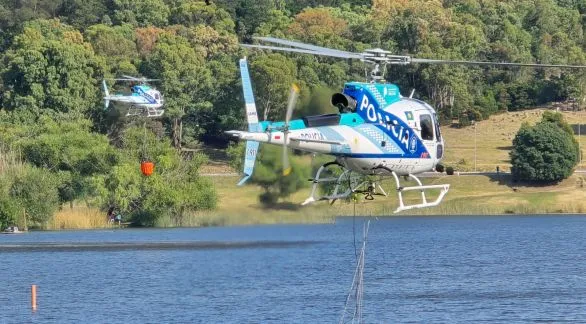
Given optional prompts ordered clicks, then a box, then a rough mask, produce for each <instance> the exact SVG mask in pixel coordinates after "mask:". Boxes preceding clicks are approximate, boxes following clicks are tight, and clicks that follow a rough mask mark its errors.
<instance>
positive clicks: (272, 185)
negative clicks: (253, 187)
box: [228, 143, 311, 207]
mask: <svg viewBox="0 0 586 324" xmlns="http://www.w3.org/2000/svg"><path fill="white" fill-rule="evenodd" d="M281 149H282V148H281V147H277V146H274V145H263V146H261V149H260V151H259V155H258V158H257V159H258V160H257V163H256V166H255V169H254V173H253V174H252V178H251V179H250V183H251V184H257V185H259V186H261V187H262V188H263V189H264V192H263V193H261V194H260V195H259V200H260V202H261V203H262V204H263V205H265V206H267V207H271V205H274V204H275V203H277V201H278V200H279V198H286V197H288V196H289V195H291V194H292V193H294V192H296V191H298V190H299V189H301V188H303V187H305V186H306V185H307V180H306V179H307V178H308V177H309V173H310V172H311V170H310V167H309V166H307V165H304V164H303V163H302V162H301V161H298V160H297V158H296V157H295V156H292V155H291V156H290V162H291V168H292V171H291V173H290V174H289V175H287V176H284V175H283V164H282V161H281ZM228 154H229V156H230V158H231V161H232V162H231V165H232V166H233V167H234V168H236V169H240V168H241V167H242V161H243V160H244V143H241V144H239V145H235V146H232V147H231V148H230V149H229V151H228Z"/></svg>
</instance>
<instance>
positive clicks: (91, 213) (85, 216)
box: [47, 206, 111, 230]
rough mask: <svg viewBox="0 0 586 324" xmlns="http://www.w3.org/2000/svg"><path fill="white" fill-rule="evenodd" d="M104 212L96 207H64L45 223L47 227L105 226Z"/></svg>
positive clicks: (88, 227)
mask: <svg viewBox="0 0 586 324" xmlns="http://www.w3.org/2000/svg"><path fill="white" fill-rule="evenodd" d="M107 227H111V225H109V224H108V220H107V218H106V214H105V213H104V212H102V211H101V210H99V209H97V208H91V207H86V206H74V207H73V208H69V207H64V208H63V209H62V210H60V211H58V212H57V213H55V215H53V217H52V219H51V220H50V221H49V222H48V224H47V229H49V230H58V229H90V228H107Z"/></svg>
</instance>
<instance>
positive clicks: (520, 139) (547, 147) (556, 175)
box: [510, 112, 579, 183]
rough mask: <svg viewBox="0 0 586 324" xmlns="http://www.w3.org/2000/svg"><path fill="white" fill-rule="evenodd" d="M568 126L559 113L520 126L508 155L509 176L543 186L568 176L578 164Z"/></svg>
mask: <svg viewBox="0 0 586 324" xmlns="http://www.w3.org/2000/svg"><path fill="white" fill-rule="evenodd" d="M566 126H567V127H566ZM568 127H569V126H568V125H567V124H566V123H565V121H563V118H562V116H561V114H559V113H550V112H548V113H547V114H544V116H543V118H542V120H541V121H540V122H539V123H537V124H536V125H535V126H530V125H528V124H523V126H521V129H519V132H518V133H517V135H516V136H515V139H514V140H513V150H512V151H511V153H510V156H511V164H512V168H511V171H512V174H513V177H514V178H516V179H518V180H527V181H536V182H545V183H547V182H557V181H561V180H563V179H566V178H567V177H569V176H570V175H571V174H572V172H573V169H574V167H575V166H576V164H577V163H578V154H579V148H578V143H577V142H576V140H575V139H574V137H573V133H572V132H571V128H568Z"/></svg>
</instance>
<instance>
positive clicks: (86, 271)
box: [0, 215, 586, 323]
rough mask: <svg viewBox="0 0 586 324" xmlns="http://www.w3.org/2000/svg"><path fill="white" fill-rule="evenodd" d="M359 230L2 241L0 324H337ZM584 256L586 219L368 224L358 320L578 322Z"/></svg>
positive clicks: (292, 228) (342, 226) (338, 227)
mask: <svg viewBox="0 0 586 324" xmlns="http://www.w3.org/2000/svg"><path fill="white" fill-rule="evenodd" d="M354 221H355V222H354ZM362 225H363V219H362V218H356V219H355V220H354V219H353V218H338V219H337V220H336V223H335V224H322V225H267V226H247V227H223V228H182V229H127V230H95V231H58V232H31V233H26V234H22V235H0V258H1V259H0V260H1V261H0V279H1V280H2V282H1V284H0V323H22V322H28V323H64V322H84V323H169V322H173V323H243V322H247V323H248V322H251V323H270V322H274V323H281V322H287V323H318V322H319V323H337V322H338V321H339V320H340V316H341V315H342V311H343V308H344V304H345V301H346V298H347V295H348V292H349V290H350V286H351V283H352V278H353V274H354V271H355V265H356V255H355V248H354V239H353V237H354V236H353V227H355V229H356V241H357V242H356V247H357V248H359V245H360V240H361V238H362ZM585 259H586V217H584V216H560V215H555V216H491V217H484V216H459V217H388V218H378V219H371V224H370V232H369V235H368V242H367V247H366V259H365V260H366V261H365V267H364V300H363V305H364V306H363V319H364V321H365V322H366V323H413V322H417V323H459V322H461V323H469V322H506V323H527V322H531V323H534V322H556V323H559V322H576V323H584V322H586V263H585V262H584V261H585ZM31 284H36V285H37V287H38V288H37V291H38V293H37V300H38V301H37V303H38V310H37V311H36V312H34V313H33V312H32V311H31V310H30V286H31Z"/></svg>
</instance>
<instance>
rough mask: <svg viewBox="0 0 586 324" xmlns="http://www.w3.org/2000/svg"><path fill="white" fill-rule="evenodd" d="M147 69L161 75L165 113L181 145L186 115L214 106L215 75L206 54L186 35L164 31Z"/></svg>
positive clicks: (175, 143)
mask: <svg viewBox="0 0 586 324" xmlns="http://www.w3.org/2000/svg"><path fill="white" fill-rule="evenodd" d="M143 69H144V71H145V72H148V73H150V75H152V76H153V77H155V78H158V79H161V82H160V85H161V92H162V93H164V94H165V107H166V112H165V115H166V116H167V117H168V118H170V119H171V120H172V137H173V145H174V146H175V147H181V144H182V138H181V136H182V128H183V117H184V116H186V115H192V116H195V118H197V116H198V115H199V114H202V113H203V112H204V111H205V110H210V109H211V108H212V105H211V101H210V94H211V92H212V76H211V73H210V70H209V69H208V67H207V66H206V64H205V62H204V57H203V56H202V55H198V53H196V52H195V50H194V49H193V48H192V47H191V46H190V44H189V42H188V41H187V40H186V39H185V38H183V37H180V36H172V35H163V36H162V37H161V38H160V39H159V41H158V43H157V45H156V46H155V48H154V49H153V51H152V53H151V54H150V55H149V56H148V57H147V58H146V60H145V62H144V67H143Z"/></svg>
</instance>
